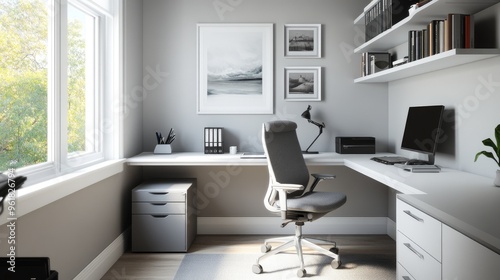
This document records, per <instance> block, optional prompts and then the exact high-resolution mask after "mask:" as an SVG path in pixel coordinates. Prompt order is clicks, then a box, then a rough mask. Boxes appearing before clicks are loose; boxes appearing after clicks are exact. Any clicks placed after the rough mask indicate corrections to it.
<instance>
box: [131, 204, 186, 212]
mask: <svg viewBox="0 0 500 280" xmlns="http://www.w3.org/2000/svg"><path fill="white" fill-rule="evenodd" d="M132 214H186V203H181V202H133V203H132Z"/></svg>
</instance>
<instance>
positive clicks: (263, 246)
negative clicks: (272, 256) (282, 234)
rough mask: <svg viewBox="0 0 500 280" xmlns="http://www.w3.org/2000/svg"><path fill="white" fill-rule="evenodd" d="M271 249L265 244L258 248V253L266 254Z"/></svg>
mask: <svg viewBox="0 0 500 280" xmlns="http://www.w3.org/2000/svg"><path fill="white" fill-rule="evenodd" d="M271 248H272V247H271V245H266V244H264V245H262V246H261V247H260V251H261V252H262V253H267V252H269V251H271Z"/></svg>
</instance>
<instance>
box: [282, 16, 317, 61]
mask: <svg viewBox="0 0 500 280" xmlns="http://www.w3.org/2000/svg"><path fill="white" fill-rule="evenodd" d="M285 57H289V58H320V57H321V24H286V25H285Z"/></svg>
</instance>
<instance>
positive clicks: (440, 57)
mask: <svg viewBox="0 0 500 280" xmlns="http://www.w3.org/2000/svg"><path fill="white" fill-rule="evenodd" d="M498 55H500V49H453V50H449V51H446V52H442V53H439V54H436V55H433V56H429V57H426V58H422V59H419V60H417V61H412V62H410V63H407V64H403V65H401V66H397V67H394V68H390V69H387V70H384V71H381V72H378V73H375V74H371V75H368V76H365V77H361V78H357V79H355V80H354V83H385V82H390V81H395V80H399V79H403V78H408V77H412V76H415V75H419V74H424V73H429V72H432V71H436V70H441V69H445V68H449V67H453V66H458V65H462V64H467V63H471V62H475V61H479V60H483V59H488V58H492V57H495V56H498Z"/></svg>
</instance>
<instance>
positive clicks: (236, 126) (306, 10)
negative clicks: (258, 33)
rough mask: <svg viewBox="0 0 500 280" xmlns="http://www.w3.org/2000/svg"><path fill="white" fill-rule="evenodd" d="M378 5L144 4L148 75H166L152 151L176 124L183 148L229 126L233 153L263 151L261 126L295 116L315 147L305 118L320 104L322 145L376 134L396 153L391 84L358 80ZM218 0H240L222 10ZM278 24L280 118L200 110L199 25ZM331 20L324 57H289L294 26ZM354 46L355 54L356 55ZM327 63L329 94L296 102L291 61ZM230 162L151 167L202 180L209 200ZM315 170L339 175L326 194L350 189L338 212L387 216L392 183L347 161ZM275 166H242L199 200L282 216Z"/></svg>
mask: <svg viewBox="0 0 500 280" xmlns="http://www.w3.org/2000/svg"><path fill="white" fill-rule="evenodd" d="M368 2H369V1H340V0H315V1H297V0H294V1H290V0H272V1H268V0H252V1H207V0H204V1H203V0H169V1H164V0H148V1H144V2H143V5H144V6H143V8H144V10H143V18H144V25H143V28H144V29H143V30H144V35H143V36H144V37H143V39H144V41H143V42H144V45H143V52H144V69H145V70H144V71H145V72H144V75H145V76H146V75H149V71H148V70H147V69H148V68H149V69H157V68H159V69H160V70H161V71H162V72H165V73H168V75H165V77H164V78H163V79H161V81H159V83H157V84H156V86H155V87H152V88H149V90H147V91H145V92H146V95H145V98H144V107H143V110H144V119H143V121H144V123H143V124H144V125H143V148H144V151H152V150H153V149H154V146H155V137H154V132H155V131H156V130H159V131H167V130H168V129H169V128H171V127H173V128H174V129H175V131H176V133H177V137H178V138H177V139H176V140H175V142H174V143H173V150H174V152H175V151H196V152H202V147H203V128H204V127H206V126H222V127H224V128H225V136H226V138H225V144H226V150H227V147H228V146H230V145H238V147H239V149H240V151H262V145H261V142H260V134H261V132H260V130H261V125H262V123H263V122H265V121H268V120H272V119H290V120H293V121H296V122H297V123H298V124H299V128H298V135H299V140H300V142H301V143H302V147H303V148H304V149H305V148H306V147H307V146H308V145H309V143H310V142H311V141H312V140H313V139H314V137H315V136H316V134H317V133H318V130H317V127H315V126H313V125H311V124H308V123H307V121H305V120H304V119H302V118H301V117H300V114H301V113H302V112H303V111H304V110H305V109H306V108H307V105H308V104H310V105H312V107H313V111H312V118H313V119H314V120H317V121H324V122H325V123H326V129H325V131H324V134H323V135H321V137H320V138H319V140H318V141H317V142H316V143H315V145H314V146H313V148H312V149H314V150H319V151H334V150H335V148H334V138H335V136H365V135H366V136H374V137H376V139H377V150H378V151H385V150H386V149H387V136H388V126H387V114H388V113H387V109H388V103H387V100H388V97H387V85H355V84H354V83H353V79H354V78H355V77H358V76H359V71H360V66H359V65H360V64H359V61H360V60H359V55H353V54H352V49H353V48H354V46H355V45H358V44H359V43H360V41H359V40H361V39H362V38H360V36H359V33H357V32H356V30H355V28H354V26H353V21H354V19H355V18H356V17H357V16H358V15H359V14H360V13H361V11H362V10H363V7H364V6H365V5H366V4H367V3H368ZM214 3H226V4H228V5H229V3H233V5H234V6H232V7H231V6H226V7H230V9H228V10H227V11H225V12H223V13H219V14H218V13H217V10H216V8H214ZM235 22H237V23H240V22H241V23H273V24H274V114H272V115H198V114H197V113H196V94H197V93H196V79H197V77H196V72H197V71H196V51H197V48H196V38H197V34H196V24H198V23H235ZM291 23H320V24H322V33H323V34H322V58H319V59H290V58H284V25H285V24H291ZM350 51H351V53H350ZM287 66H321V67H323V68H322V71H323V77H322V78H323V85H322V87H323V100H322V101H321V102H289V101H285V100H284V69H283V68H284V67H287ZM225 168H226V167H224V166H221V167H203V168H194V167H189V168H187V167H175V168H174V167H168V168H150V167H148V168H144V177H145V178H149V177H196V178H198V188H199V193H200V195H201V196H203V195H205V194H208V195H210V192H211V186H213V185H214V184H215V185H217V184H218V183H219V182H217V179H214V176H213V174H220V173H221V172H225ZM311 171H313V172H318V171H321V172H324V173H335V174H337V175H338V177H337V178H338V179H337V180H335V181H333V182H330V183H326V184H325V185H324V186H322V187H321V188H324V189H325V190H338V191H343V192H345V193H346V194H347V196H348V203H347V204H346V205H345V206H344V207H342V209H339V211H336V212H335V213H331V214H330V215H331V216H342V217H386V216H388V213H387V208H388V206H387V204H388V201H387V197H388V190H387V187H385V186H383V185H381V184H379V183H376V182H374V181H373V180H371V179H368V178H366V177H365V176H363V175H360V174H358V173H356V172H353V171H351V170H349V169H348V168H344V167H324V168H319V167H317V168H313V169H311ZM267 182H268V174H267V170H266V168H265V167H250V168H247V167H245V168H242V170H241V172H240V173H238V174H237V175H235V176H231V177H230V178H229V181H228V183H227V186H225V187H223V188H222V187H221V188H220V190H219V191H218V193H217V194H215V195H212V196H213V197H212V198H209V199H208V200H207V201H199V205H200V213H199V215H200V216H205V217H260V216H272V215H273V214H271V213H269V212H268V211H266V209H265V208H264V206H263V203H262V200H263V197H264V193H265V189H266V188H267Z"/></svg>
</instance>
